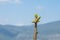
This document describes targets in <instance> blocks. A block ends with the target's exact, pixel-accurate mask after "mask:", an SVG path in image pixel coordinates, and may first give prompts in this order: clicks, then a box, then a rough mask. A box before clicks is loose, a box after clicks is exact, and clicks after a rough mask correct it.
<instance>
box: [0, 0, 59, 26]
mask: <svg viewBox="0 0 60 40" xmlns="http://www.w3.org/2000/svg"><path fill="white" fill-rule="evenodd" d="M36 13H37V14H38V15H39V16H41V19H40V22H39V24H44V23H49V22H53V21H60V0H0V24H3V25H6V24H9V25H19V26H21V25H30V24H32V20H34V14H36Z"/></svg>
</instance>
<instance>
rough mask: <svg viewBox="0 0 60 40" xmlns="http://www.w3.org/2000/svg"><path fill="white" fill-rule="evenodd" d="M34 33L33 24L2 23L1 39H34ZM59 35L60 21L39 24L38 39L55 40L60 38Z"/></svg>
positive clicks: (0, 29)
mask: <svg viewBox="0 0 60 40" xmlns="http://www.w3.org/2000/svg"><path fill="white" fill-rule="evenodd" d="M33 33H34V26H33V25H31V26H22V27H17V26H13V25H0V39H1V40H32V39H33ZM58 35H60V21H56V22H51V23H46V24H40V25H38V40H40V39H41V40H54V39H55V38H56V40H57V39H58V40H60V39H59V38H60V36H58ZM1 36H2V38H1ZM48 37H49V38H50V39H49V38H48ZM51 38H53V39H51Z"/></svg>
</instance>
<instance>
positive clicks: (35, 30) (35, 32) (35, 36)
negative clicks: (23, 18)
mask: <svg viewBox="0 0 60 40" xmlns="http://www.w3.org/2000/svg"><path fill="white" fill-rule="evenodd" d="M34 40H37V23H35V27H34Z"/></svg>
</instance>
